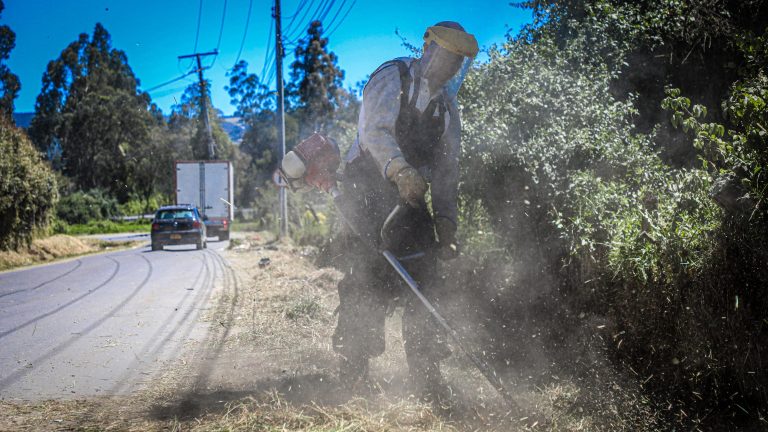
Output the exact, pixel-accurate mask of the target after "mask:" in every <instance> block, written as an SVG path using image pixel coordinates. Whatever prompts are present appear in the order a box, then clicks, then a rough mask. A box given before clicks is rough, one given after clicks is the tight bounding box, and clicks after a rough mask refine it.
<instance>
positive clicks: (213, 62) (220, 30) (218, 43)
mask: <svg viewBox="0 0 768 432" xmlns="http://www.w3.org/2000/svg"><path fill="white" fill-rule="evenodd" d="M226 16H227V0H224V9H223V10H222V12H221V26H219V39H218V41H217V42H216V49H215V50H214V51H216V52H217V53H218V52H219V47H220V46H221V36H222V35H223V34H224V18H226ZM195 52H197V50H195ZM218 58H219V56H218V54H217V55H216V56H214V57H213V61H212V62H211V66H210V67H213V65H214V64H216V59H218Z"/></svg>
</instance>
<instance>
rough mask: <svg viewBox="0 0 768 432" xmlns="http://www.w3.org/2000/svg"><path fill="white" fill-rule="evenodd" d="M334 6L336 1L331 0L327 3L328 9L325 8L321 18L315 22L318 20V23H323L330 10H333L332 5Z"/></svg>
mask: <svg viewBox="0 0 768 432" xmlns="http://www.w3.org/2000/svg"><path fill="white" fill-rule="evenodd" d="M334 4H336V0H331V1H330V2H329V3H328V7H326V8H325V10H324V11H323V14H322V16H320V17H319V18H317V20H318V21H320V22H323V21H325V18H326V17H327V16H328V13H329V12H330V11H331V9H332V8H333V5H334Z"/></svg>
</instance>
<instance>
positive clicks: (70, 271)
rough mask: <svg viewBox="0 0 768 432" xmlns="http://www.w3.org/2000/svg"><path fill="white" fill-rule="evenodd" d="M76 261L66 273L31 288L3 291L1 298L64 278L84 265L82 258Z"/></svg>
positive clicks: (32, 289)
mask: <svg viewBox="0 0 768 432" xmlns="http://www.w3.org/2000/svg"><path fill="white" fill-rule="evenodd" d="M76 263H77V264H76V265H75V266H74V267H73V268H71V269H69V270H67V271H66V272H64V273H62V274H60V275H58V276H56V277H55V278H53V279H49V280H47V281H45V282H42V283H40V284H37V285H35V286H33V287H31V288H22V289H18V290H16V291H11V292H7V293H2V294H0V298H3V297H7V296H9V295H12V294H16V293H20V292H25V291H34V290H36V289H38V288H41V287H43V286H45V285H48V284H49V283H51V282H55V281H57V280H59V279H61V278H63V277H64V276H66V275H68V274H70V273H72V272H73V271H75V270H77V269H79V268H80V266H82V265H83V261H82V260H80V259H78V260H77V261H76Z"/></svg>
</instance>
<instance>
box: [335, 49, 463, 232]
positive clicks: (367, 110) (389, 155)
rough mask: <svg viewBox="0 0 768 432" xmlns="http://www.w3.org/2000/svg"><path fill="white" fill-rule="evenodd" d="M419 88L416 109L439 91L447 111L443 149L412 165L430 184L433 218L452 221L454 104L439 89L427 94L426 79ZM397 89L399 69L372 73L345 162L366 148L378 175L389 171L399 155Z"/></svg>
mask: <svg viewBox="0 0 768 432" xmlns="http://www.w3.org/2000/svg"><path fill="white" fill-rule="evenodd" d="M398 60H402V61H404V62H406V64H408V65H410V64H411V62H413V61H414V60H413V59H410V58H402V59H398ZM414 69H415V68H411V71H410V73H411V78H412V80H415V79H417V78H416V77H415V75H414ZM412 82H415V81H412ZM410 87H411V88H410V94H409V95H408V100H413V97H414V95H413V92H414V90H415V87H416V86H414V85H411V86H410ZM419 88H420V91H419V94H418V95H417V97H418V99H417V101H416V108H417V109H418V110H419V111H421V112H423V111H424V109H425V108H426V107H427V105H428V104H429V102H430V100H432V99H433V98H435V97H438V96H440V95H441V94H444V95H445V100H446V102H447V107H448V111H447V113H446V116H445V123H446V125H445V132H444V133H443V136H442V137H441V138H440V146H439V148H441V149H443V151H442V152H440V153H438V154H437V155H435V157H434V159H433V160H431V161H429V163H428V164H426V165H424V166H417V167H415V168H416V169H418V170H419V172H420V173H421V174H422V175H423V176H424V178H425V180H427V182H429V183H430V187H431V190H432V210H433V212H434V216H435V218H439V217H444V218H448V219H450V220H451V221H452V222H454V223H456V221H457V213H458V210H457V194H458V181H459V151H460V135H461V125H460V119H459V111H458V106H457V103H456V100H455V98H449V97H448V95H447V94H445V92H444V90H442V89H441V90H440V91H439V92H438V93H436V94H430V92H429V90H428V89H429V86H428V85H427V83H426V81H424V82H423V83H422V84H421V85H420V86H419ZM401 89H402V86H401V83H400V72H399V70H398V68H397V66H395V65H394V64H390V65H387V66H385V67H383V68H380V69H379V70H377V71H376V72H374V74H373V76H372V77H371V80H370V81H369V82H368V84H367V85H366V87H365V90H364V91H363V103H362V107H361V109H360V117H359V120H358V135H357V140H356V141H355V143H354V144H353V146H352V148H351V149H350V150H349V153H348V154H347V158H346V159H347V160H348V161H349V160H352V159H354V158H356V157H357V156H358V155H359V154H360V152H361V151H368V153H370V155H371V156H372V158H373V160H374V162H375V163H376V165H377V167H378V168H379V173H378V174H379V175H382V176H384V177H385V178H386V177H388V174H390V175H391V174H392V173H388V172H386V170H387V168H388V167H389V163H390V162H391V161H392V160H393V159H395V158H399V157H403V153H402V151H401V149H400V147H399V145H398V143H397V139H396V136H397V135H396V132H395V124H396V122H397V117H398V115H399V114H400V98H401V96H402V95H401ZM372 174H373V173H372Z"/></svg>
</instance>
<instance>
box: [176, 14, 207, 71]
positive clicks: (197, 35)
mask: <svg viewBox="0 0 768 432" xmlns="http://www.w3.org/2000/svg"><path fill="white" fill-rule="evenodd" d="M202 19H203V0H200V6H199V7H198V8H197V30H195V48H194V49H193V50H192V52H197V42H198V41H199V40H200V22H201V21H202ZM193 63H194V60H190V61H189V64H187V66H186V67H185V68H184V69H189V68H191V67H192V64H193ZM177 65H178V63H177Z"/></svg>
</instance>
